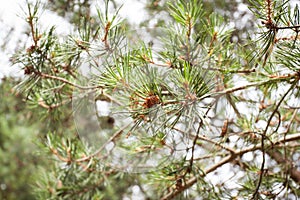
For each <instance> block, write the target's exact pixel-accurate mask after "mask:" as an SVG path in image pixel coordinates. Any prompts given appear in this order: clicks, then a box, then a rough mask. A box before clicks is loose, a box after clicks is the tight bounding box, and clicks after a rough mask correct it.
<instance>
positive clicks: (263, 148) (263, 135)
mask: <svg viewBox="0 0 300 200" xmlns="http://www.w3.org/2000/svg"><path fill="white" fill-rule="evenodd" d="M294 86H295V84H293V85H291V87H290V88H289V89H288V91H286V93H285V94H284V95H283V96H282V98H281V99H280V101H279V102H278V104H277V106H276V107H275V109H274V110H273V112H272V114H271V116H270V117H269V119H268V122H267V126H266V128H265V130H264V132H263V133H262V135H261V151H262V163H261V167H260V175H259V179H258V183H257V186H256V189H255V192H254V193H253V195H252V199H256V197H257V194H258V191H259V188H260V185H261V182H262V177H263V175H264V168H265V161H266V158H265V157H266V149H265V138H266V135H267V131H268V129H269V126H270V123H271V121H272V119H273V117H274V115H275V113H277V112H278V109H279V107H280V105H281V103H282V102H283V100H284V99H285V98H286V96H287V95H288V94H289V93H290V91H292V90H293V89H294ZM285 137H286V136H284V139H285Z"/></svg>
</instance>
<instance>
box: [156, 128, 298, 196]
mask: <svg viewBox="0 0 300 200" xmlns="http://www.w3.org/2000/svg"><path fill="white" fill-rule="evenodd" d="M297 140H300V133H296V134H291V135H288V136H286V137H283V138H280V139H279V140H277V141H275V142H273V144H272V143H271V142H267V143H266V144H265V148H267V147H272V148H274V147H276V146H279V145H280V144H282V143H287V142H291V141H297ZM261 148H262V146H261V144H257V145H253V146H251V147H248V148H245V149H242V150H240V151H235V153H233V154H231V155H228V156H227V157H225V158H223V159H222V160H221V161H220V162H218V163H217V164H215V165H213V166H211V167H209V168H208V169H206V170H204V172H205V174H209V173H211V172H213V171H215V170H216V169H217V168H219V167H221V166H223V165H224V164H226V163H229V162H231V161H233V160H234V159H235V158H237V157H241V156H243V155H244V154H245V153H248V152H253V151H255V150H260V149H261ZM274 159H275V157H274ZM276 159H277V158H276ZM278 159H279V158H278ZM293 173H294V174H293V176H292V177H296V179H295V181H297V180H298V178H299V177H300V175H299V174H298V172H295V171H293ZM298 175H299V176H298ZM195 183H197V177H192V178H190V179H189V180H187V181H186V182H185V184H184V185H182V187H180V188H178V189H173V190H171V191H170V192H169V193H168V194H166V195H165V196H163V197H162V198H161V200H169V199H172V198H174V197H175V196H177V195H178V194H180V193H181V192H183V191H185V190H186V189H188V188H190V187H192V186H193V185H194V184H195Z"/></svg>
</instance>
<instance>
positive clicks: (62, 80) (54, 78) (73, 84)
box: [35, 72, 102, 90]
mask: <svg viewBox="0 0 300 200" xmlns="http://www.w3.org/2000/svg"><path fill="white" fill-rule="evenodd" d="M35 74H37V75H39V76H40V77H42V78H48V79H53V80H58V81H61V82H63V83H66V84H68V85H71V86H73V87H76V88H78V89H81V90H90V89H96V88H102V86H99V85H98V86H82V85H77V84H76V83H72V82H71V81H69V80H67V79H65V78H62V77H58V76H53V75H49V74H45V73H40V72H36V73H35Z"/></svg>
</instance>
